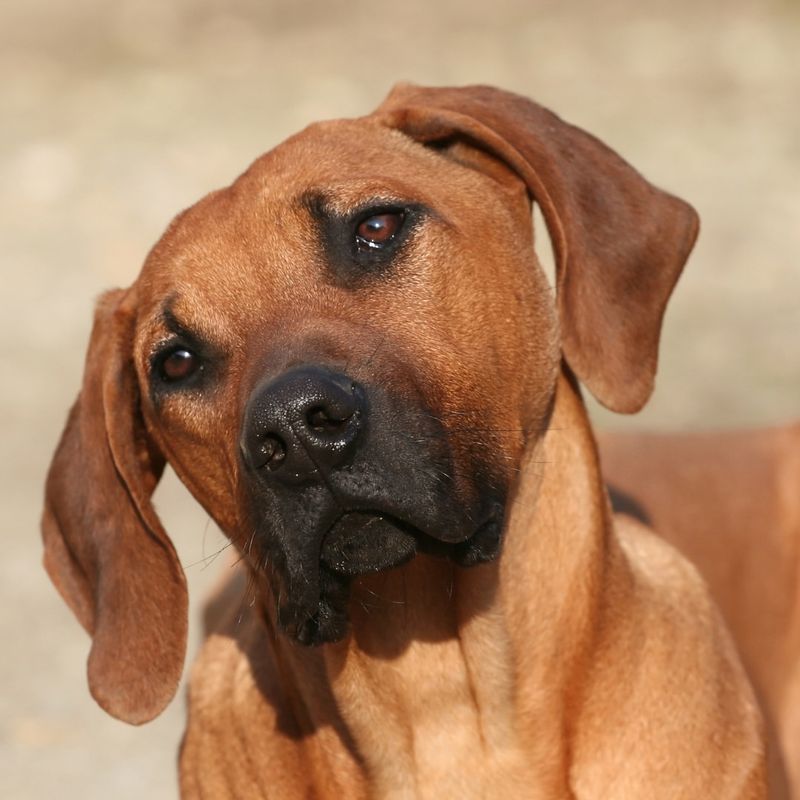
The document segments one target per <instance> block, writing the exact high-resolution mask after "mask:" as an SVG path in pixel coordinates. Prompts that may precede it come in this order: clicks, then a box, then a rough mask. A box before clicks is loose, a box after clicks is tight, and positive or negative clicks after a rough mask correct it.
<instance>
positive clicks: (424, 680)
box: [285, 375, 609, 798]
mask: <svg viewBox="0 0 800 800" xmlns="http://www.w3.org/2000/svg"><path fill="white" fill-rule="evenodd" d="M515 491H516V494H515V496H514V497H513V498H512V499H511V502H510V503H509V508H510V516H509V519H508V522H507V529H506V534H505V537H506V538H505V542H504V549H503V555H502V557H501V558H500V560H499V561H497V562H494V563H492V564H486V565H483V566H480V567H474V568H470V569H462V568H458V567H455V566H453V565H452V564H450V563H449V562H446V561H443V560H436V559H432V558H428V557H417V558H416V559H415V560H414V561H413V562H411V563H410V564H409V565H407V566H406V567H404V568H402V569H398V570H393V571H390V572H388V573H385V574H381V575H376V576H370V577H369V578H365V579H362V580H360V581H358V582H357V584H356V585H355V586H354V590H353V603H352V625H353V635H352V636H351V637H349V638H348V640H347V641H345V642H343V643H341V644H340V645H328V646H325V647H324V648H321V649H320V650H317V651H308V650H305V649H300V648H296V647H292V648H291V649H289V650H287V651H286V652H285V655H286V656H287V658H288V659H289V660H290V662H291V669H292V671H293V673H294V675H295V676H296V684H295V687H294V689H295V692H296V695H295V699H296V702H299V703H300V704H301V706H302V707H303V711H304V713H305V714H307V715H308V716H309V717H310V719H311V720H312V721H313V720H314V719H319V718H320V714H322V715H323V716H324V717H326V718H330V709H325V710H323V709H321V708H320V703H322V704H323V705H326V704H328V703H331V701H333V703H334V704H335V706H336V708H337V710H338V715H337V716H340V717H341V720H342V721H343V723H344V726H345V727H346V729H347V730H348V731H349V734H350V736H351V737H352V743H351V746H352V747H353V748H354V750H355V751H356V752H357V753H358V754H359V756H360V758H361V761H362V764H363V767H364V768H365V770H366V773H367V775H368V783H369V792H370V796H374V797H381V798H400V797H403V798H408V797H419V798H427V797H431V798H433V797H437V798H441V797H444V796H453V797H459V798H469V797H487V796H497V797H501V796H503V794H502V793H503V792H504V791H505V792H508V793H509V796H510V797H515V796H526V797H537V796H540V795H541V796H547V797H552V796H564V797H569V796H570V795H569V790H568V789H567V769H568V765H567V761H568V755H569V754H568V753H567V752H566V742H567V741H568V738H569V729H570V726H571V723H572V715H573V711H574V710H575V709H576V707H577V706H579V704H580V701H581V697H580V694H581V685H582V676H583V674H584V673H585V668H586V659H587V658H588V656H589V654H590V652H591V649H592V646H593V640H592V633H591V632H592V630H593V629H594V625H593V621H594V620H595V618H596V614H597V613H598V607H599V604H600V600H601V594H602V587H603V582H604V575H603V572H604V569H605V567H606V564H607V562H608V558H607V556H608V552H607V551H608V549H609V540H608V536H607V531H608V522H607V513H606V499H605V493H604V489H603V485H602V481H601V478H600V474H599V469H598V463H597V454H596V451H595V445H594V441H593V438H592V434H591V431H590V428H589V424H588V420H587V417H586V411H585V408H584V406H583V403H582V401H581V399H580V397H579V395H578V392H577V390H576V388H575V387H574V385H573V383H572V382H571V381H570V380H569V379H568V378H566V377H565V376H563V375H562V377H561V378H560V380H559V385H558V389H557V394H556V402H555V408H554V412H553V417H552V420H551V425H550V428H549V429H548V431H547V433H546V434H545V435H544V436H543V437H542V438H541V439H540V440H539V441H538V442H535V443H533V444H532V445H530V446H529V448H528V451H527V452H526V454H525V457H524V460H523V464H522V469H521V475H520V480H519V482H518V485H517V488H516V490H515ZM312 662H313V663H312ZM321 669H324V671H325V673H326V674H327V678H328V681H326V683H328V685H329V686H330V691H331V695H330V696H329V698H328V699H327V700H325V699H322V700H321V698H320V696H319V693H318V691H317V690H315V693H314V694H313V695H312V694H311V690H310V688H309V687H312V686H314V685H315V684H316V685H318V683H317V681H318V678H319V677H320V674H319V673H320V670H321ZM312 674H313V675H314V678H313V679H312ZM326 694H327V692H326ZM559 731H560V732H561V735H560V736H559V735H558V732H559ZM443 787H447V788H446V794H443V793H442V791H443ZM450 787H452V789H451V788H450ZM537 787H538V792H537Z"/></svg>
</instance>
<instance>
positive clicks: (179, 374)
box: [159, 347, 200, 383]
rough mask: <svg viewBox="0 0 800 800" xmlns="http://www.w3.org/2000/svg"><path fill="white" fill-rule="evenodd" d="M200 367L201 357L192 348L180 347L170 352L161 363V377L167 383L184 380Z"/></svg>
mask: <svg viewBox="0 0 800 800" xmlns="http://www.w3.org/2000/svg"><path fill="white" fill-rule="evenodd" d="M199 368H200V359H199V358H198V357H197V355H196V354H195V353H193V352H192V351H191V350H188V349H186V348H185V347H178V348H176V349H175V350H172V351H170V352H168V353H167V354H166V355H165V356H164V357H163V358H162V359H161V363H160V365H159V372H160V375H161V379H162V380H164V381H166V382H167V383H174V382H175V381H182V380H185V379H186V378H188V377H190V376H191V375H193V374H194V373H195V372H197V370H198V369H199Z"/></svg>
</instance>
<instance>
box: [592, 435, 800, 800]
mask: <svg viewBox="0 0 800 800" xmlns="http://www.w3.org/2000/svg"><path fill="white" fill-rule="evenodd" d="M600 450H601V458H602V462H603V470H604V473H605V476H606V479H607V481H608V483H609V486H610V488H611V494H612V501H613V502H614V506H615V509H616V510H617V511H620V512H623V513H628V514H630V515H632V516H637V517H639V518H641V519H643V520H645V521H646V522H648V524H650V525H652V527H654V528H655V529H656V530H657V531H658V532H659V533H660V534H661V535H662V536H663V537H664V538H666V539H667V540H668V541H669V542H671V543H672V544H673V545H675V546H676V547H677V548H678V549H679V550H681V552H683V553H684V555H686V556H687V557H688V558H689V559H690V560H692V561H693V562H694V563H695V565H696V566H697V567H698V568H699V569H700V572H701V573H702V575H703V577H704V578H705V579H706V581H707V582H708V584H709V586H710V588H711V591H712V594H713V596H714V598H715V599H716V601H717V603H718V604H719V606H720V608H721V610H722V613H723V615H724V617H725V619H726V621H727V623H728V626H729V627H730V629H731V632H732V634H733V636H734V639H735V641H736V643H737V645H738V647H739V650H740V654H741V656H742V660H743V662H744V665H745V667H746V669H747V671H748V673H749V675H750V677H751V680H752V681H753V683H754V685H755V688H756V692H757V694H758V695H759V697H760V699H761V701H762V703H763V705H764V706H765V710H766V712H767V714H768V717H769V722H770V723H771V726H772V727H774V729H775V731H776V732H777V736H778V739H779V741H780V742H781V749H782V751H783V760H784V762H785V767H786V771H787V772H788V774H789V775H790V780H791V783H792V784H793V786H794V793H795V795H798V796H800V579H799V577H798V573H799V572H800V424H795V425H792V426H786V427H782V428H770V429H765V430H758V431H755V430H753V431H740V432H722V433H693V434H680V435H675V434H672V435H669V434H649V433H645V434H605V435H603V436H601V437H600Z"/></svg>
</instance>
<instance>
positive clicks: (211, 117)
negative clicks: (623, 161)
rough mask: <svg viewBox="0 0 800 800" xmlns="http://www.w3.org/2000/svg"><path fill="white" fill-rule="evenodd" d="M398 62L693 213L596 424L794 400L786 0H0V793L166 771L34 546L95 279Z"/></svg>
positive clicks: (796, 229)
mask: <svg viewBox="0 0 800 800" xmlns="http://www.w3.org/2000/svg"><path fill="white" fill-rule="evenodd" d="M400 79H406V80H413V81H417V82H420V83H428V84H464V83H469V82H483V83H490V84H496V85H500V86H504V87H506V88H509V89H513V90H516V91H519V92H521V93H524V94H527V95H529V96H532V97H535V98H536V99H538V100H539V101H540V102H542V103H544V104H545V105H548V106H550V107H551V108H553V109H555V110H556V111H557V112H558V113H560V114H561V115H562V116H563V117H565V118H566V119H568V120H570V121H572V122H574V123H576V124H579V125H581V126H582V127H584V128H587V129H588V130H590V131H592V132H594V133H595V134H597V135H598V136H600V138H602V139H604V140H605V141H606V142H608V143H609V144H611V145H612V146H613V147H614V148H615V149H617V150H618V151H619V152H621V153H622V154H624V155H625V156H626V158H628V159H629V160H630V161H631V162H632V163H633V164H635V165H636V166H637V167H638V168H639V169H640V170H641V171H643V172H644V173H645V175H647V176H648V177H650V178H651V179H652V180H653V181H654V182H656V183H658V184H660V185H663V186H664V187H666V188H669V189H670V190H671V191H673V192H675V193H677V194H679V195H681V196H683V197H685V198H687V199H689V200H690V201H691V202H692V203H693V204H694V205H695V206H696V207H697V208H698V210H699V211H700V214H701V216H702V219H703V232H702V235H701V239H700V243H699V245H698V247H697V249H696V251H695V254H694V255H693V257H692V259H691V261H690V264H689V267H688V269H687V272H686V274H685V277H684V278H683V279H682V280H681V283H680V284H679V287H678V291H677V294H676V297H675V300H674V302H673V303H672V305H671V307H670V310H669V312H668V315H667V321H666V331H665V336H664V341H663V351H662V361H661V370H660V374H659V382H658V387H657V392H656V395H655V397H654V399H653V401H652V402H651V404H650V406H649V407H648V409H647V410H646V411H645V412H644V413H643V414H641V415H640V416H639V417H637V418H632V419H621V418H614V417H612V416H611V415H609V414H605V413H598V419H599V421H600V423H601V424H604V425H646V426H650V427H654V426H658V427H667V426H669V427H674V428H686V427H709V426H714V427H718V426H722V425H751V424H753V425H754V424H766V423H772V422H777V421H780V420H784V419H789V418H795V417H797V416H798V415H800V4H798V2H796V0H793V1H791V2H790V0H784V2H758V3H757V2H752V3H741V2H736V0H728V1H727V2H722V1H720V2H717V3H713V4H712V3H705V2H702V1H698V2H688V0H673V2H671V3H669V4H666V3H665V4H663V5H659V4H646V3H640V2H635V1H634V0H629V2H602V3H588V2H587V3H570V2H552V3H546V2H535V0H492V2H487V3H482V2H481V3H479V2H474V0H460V1H459V2H455V0H445V1H444V2H431V0H427V1H426V2H423V0H405V2H403V3H399V4H398V3H395V4H391V5H387V6H383V5H381V4H378V3H375V2H374V0H373V1H372V2H366V0H357V2H348V3H334V2H325V3H322V2H319V3H318V2H313V1H312V0H295V2H288V0H287V2H277V0H235V1H234V2H221V0H220V2H217V3H215V2H211V0H203V1H202V2H190V0H180V2H163V0H118V2H115V3H108V2H104V1H103V0H70V1H69V2H67V0H55V1H54V2H47V0H5V2H4V3H3V5H2V8H0V108H1V109H2V124H0V170H1V171H2V181H0V237H2V242H1V244H0V253H2V291H1V292H0V353H1V354H2V355H1V358H2V371H1V372H0V374H2V376H3V378H2V382H1V383H0V385H1V388H0V436H2V459H0V492H1V493H2V496H1V497H0V514H2V525H1V527H0V535H1V536H2V537H3V538H2V553H3V557H2V559H0V593H1V595H0V686H1V687H2V689H0V796H2V797H3V798H54V797H59V798H71V797H76V798H77V797H80V798H85V799H86V800H89V799H90V798H103V799H104V800H105V799H107V798H112V797H113V798H115V799H116V800H125V799H126V798H140V797H147V798H151V800H157V799H160V798H174V797H175V796H176V793H177V790H176V783H175V754H176V748H177V745H178V741H179V738H180V732H181V727H182V722H183V700H182V699H178V700H176V702H175V703H173V705H172V707H171V708H170V709H169V711H168V712H167V713H165V714H164V715H163V716H162V717H161V718H160V719H159V720H157V721H156V722H154V723H152V724H150V725H148V726H145V727H143V728H138V729H137V728H131V727H128V726H126V725H124V724H122V723H119V722H116V721H114V720H112V719H110V718H108V717H106V716H105V715H104V714H103V713H102V712H101V711H100V710H99V709H98V708H97V707H96V706H95V704H94V703H93V701H92V700H91V698H90V696H89V694H88V691H87V689H86V683H85V675H84V671H85V658H86V654H87V651H88V639H87V637H86V636H85V634H84V633H83V631H82V630H81V629H80V628H79V626H78V624H77V623H76V622H75V620H74V619H73V618H72V617H71V616H70V614H69V613H68V612H67V610H66V608H65V607H64V606H63V604H62V603H61V601H60V600H59V599H58V597H57V596H56V594H55V591H54V590H53V588H52V587H51V586H50V584H49V583H48V581H47V580H46V578H45V576H44V573H43V571H42V570H41V567H40V555H41V553H40V551H41V545H40V539H39V532H38V518H39V514H40V507H41V493H42V482H43V479H44V473H45V470H46V466H47V463H48V460H49V457H50V455H51V453H52V450H53V448H54V446H55V443H56V440H57V436H58V433H59V431H60V428H61V425H62V424H63V420H64V417H65V414H66V411H67V408H68V406H69V404H70V403H71V402H72V399H73V397H74V395H75V393H76V390H77V387H78V383H79V379H80V371H81V362H82V358H83V350H84V347H85V343H86V339H87V335H88V330H89V321H90V313H91V308H92V303H93V299H94V298H95V297H96V296H97V295H98V293H99V292H100V291H101V290H103V289H104V288H107V287H111V286H115V285H125V284H127V283H129V282H130V281H131V280H132V279H133V277H134V276H135V275H136V273H137V271H138V269H139V265H140V264H141V261H142V259H143V257H144V255H145V253H146V251H147V249H148V247H149V246H150V245H151V244H152V243H153V242H154V241H155V240H156V238H157V237H158V235H159V233H160V232H161V231H162V230H163V229H164V227H165V226H166V224H167V222H168V221H169V219H170V217H171V216H172V215H173V214H174V213H175V212H176V211H178V210H179V209H181V208H183V207H185V206H186V205H188V204H190V203H191V202H193V201H194V200H196V199H197V198H199V197H200V196H201V195H202V194H204V193H205V192H207V191H208V190H210V189H212V188H214V187H217V186H220V185H223V184H225V183H228V182H229V181H230V180H231V179H232V178H233V177H235V176H236V175H237V174H238V173H239V172H240V171H241V170H242V169H243V168H244V167H245V166H246V165H247V164H248V163H249V162H250V161H251V160H252V159H253V158H254V157H255V156H256V155H258V154H259V153H260V152H262V151H264V150H266V149H268V148H269V147H271V146H272V145H274V144H276V143H277V142H278V141H280V140H281V139H282V138H284V137H285V136H286V135H288V134H290V133H292V132H293V131H295V130H297V129H298V128H300V127H302V126H304V125H305V124H307V123H308V122H310V121H312V120H315V119H320V118H325V117H333V116H353V115H359V114H362V113H365V112H368V111H369V110H370V109H371V108H372V107H374V106H375V105H376V104H377V103H378V102H379V100H380V99H381V97H382V96H383V95H384V94H385V92H386V91H387V90H388V88H389V87H390V86H391V84H392V83H393V82H395V81H397V80H400ZM157 505H158V507H159V510H160V512H161V514H162V516H163V518H164V520H165V523H166V527H167V529H168V530H169V531H170V533H171V534H172V535H173V537H174V538H175V540H176V543H177V546H178V549H179V551H180V553H181V556H182V559H183V562H184V564H185V565H186V570H187V575H188V578H189V582H190V588H191V592H192V597H193V600H194V602H195V606H194V617H195V618H196V615H197V607H198V606H197V602H198V599H199V598H200V597H201V596H202V594H203V591H204V588H205V587H207V586H208V584H209V581H210V580H212V579H213V577H214V575H215V574H216V572H217V570H218V568H219V564H218V563H213V554H214V553H215V552H216V551H217V550H218V549H219V547H220V546H221V539H220V537H219V534H218V533H217V531H216V530H215V529H214V527H213V525H211V524H210V523H209V521H208V519H207V517H206V516H205V515H204V514H203V513H202V512H201V511H200V510H199V509H198V508H197V507H196V506H195V505H194V503H193V502H192V501H191V500H190V499H189V497H188V495H187V494H186V492H185V491H184V490H183V489H182V488H181V487H180V486H179V485H178V484H177V482H176V481H175V479H174V478H173V477H172V476H168V477H167V479H166V480H165V482H164V484H163V485H162V486H161V487H160V488H159V490H158V495H157ZM208 562H210V564H209V563H208ZM207 564H208V565H207ZM194 646H195V645H194V644H193V645H192V647H194Z"/></svg>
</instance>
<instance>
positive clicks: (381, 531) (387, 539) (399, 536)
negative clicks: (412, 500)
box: [320, 511, 424, 577]
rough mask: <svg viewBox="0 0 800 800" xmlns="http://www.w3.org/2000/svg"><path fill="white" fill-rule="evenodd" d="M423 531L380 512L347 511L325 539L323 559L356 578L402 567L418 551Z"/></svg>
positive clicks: (322, 560) (324, 563)
mask: <svg viewBox="0 0 800 800" xmlns="http://www.w3.org/2000/svg"><path fill="white" fill-rule="evenodd" d="M423 535H424V534H422V532H421V531H419V530H418V529H416V528H414V527H413V526H411V525H408V524H406V523H404V522H403V521H402V520H400V519H398V518H397V517H393V516H391V515H389V514H385V513H383V512H378V511H347V512H345V513H344V514H342V515H341V516H340V517H339V518H338V519H337V520H336V521H335V522H334V523H333V525H331V527H330V528H329V529H328V531H327V532H326V533H325V535H324V536H323V538H322V544H321V547H320V561H321V562H322V564H323V565H324V566H325V567H327V568H328V569H330V570H331V571H333V572H335V573H338V574H340V575H347V576H350V577H354V576H356V575H365V574H369V573H371V572H380V571H381V570H384V569H391V568H392V567H398V566H400V565H401V564H404V563H406V562H407V561H410V560H411V559H412V558H413V557H414V555H415V554H416V552H417V541H418V539H419V538H420V537H421V536H423Z"/></svg>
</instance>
